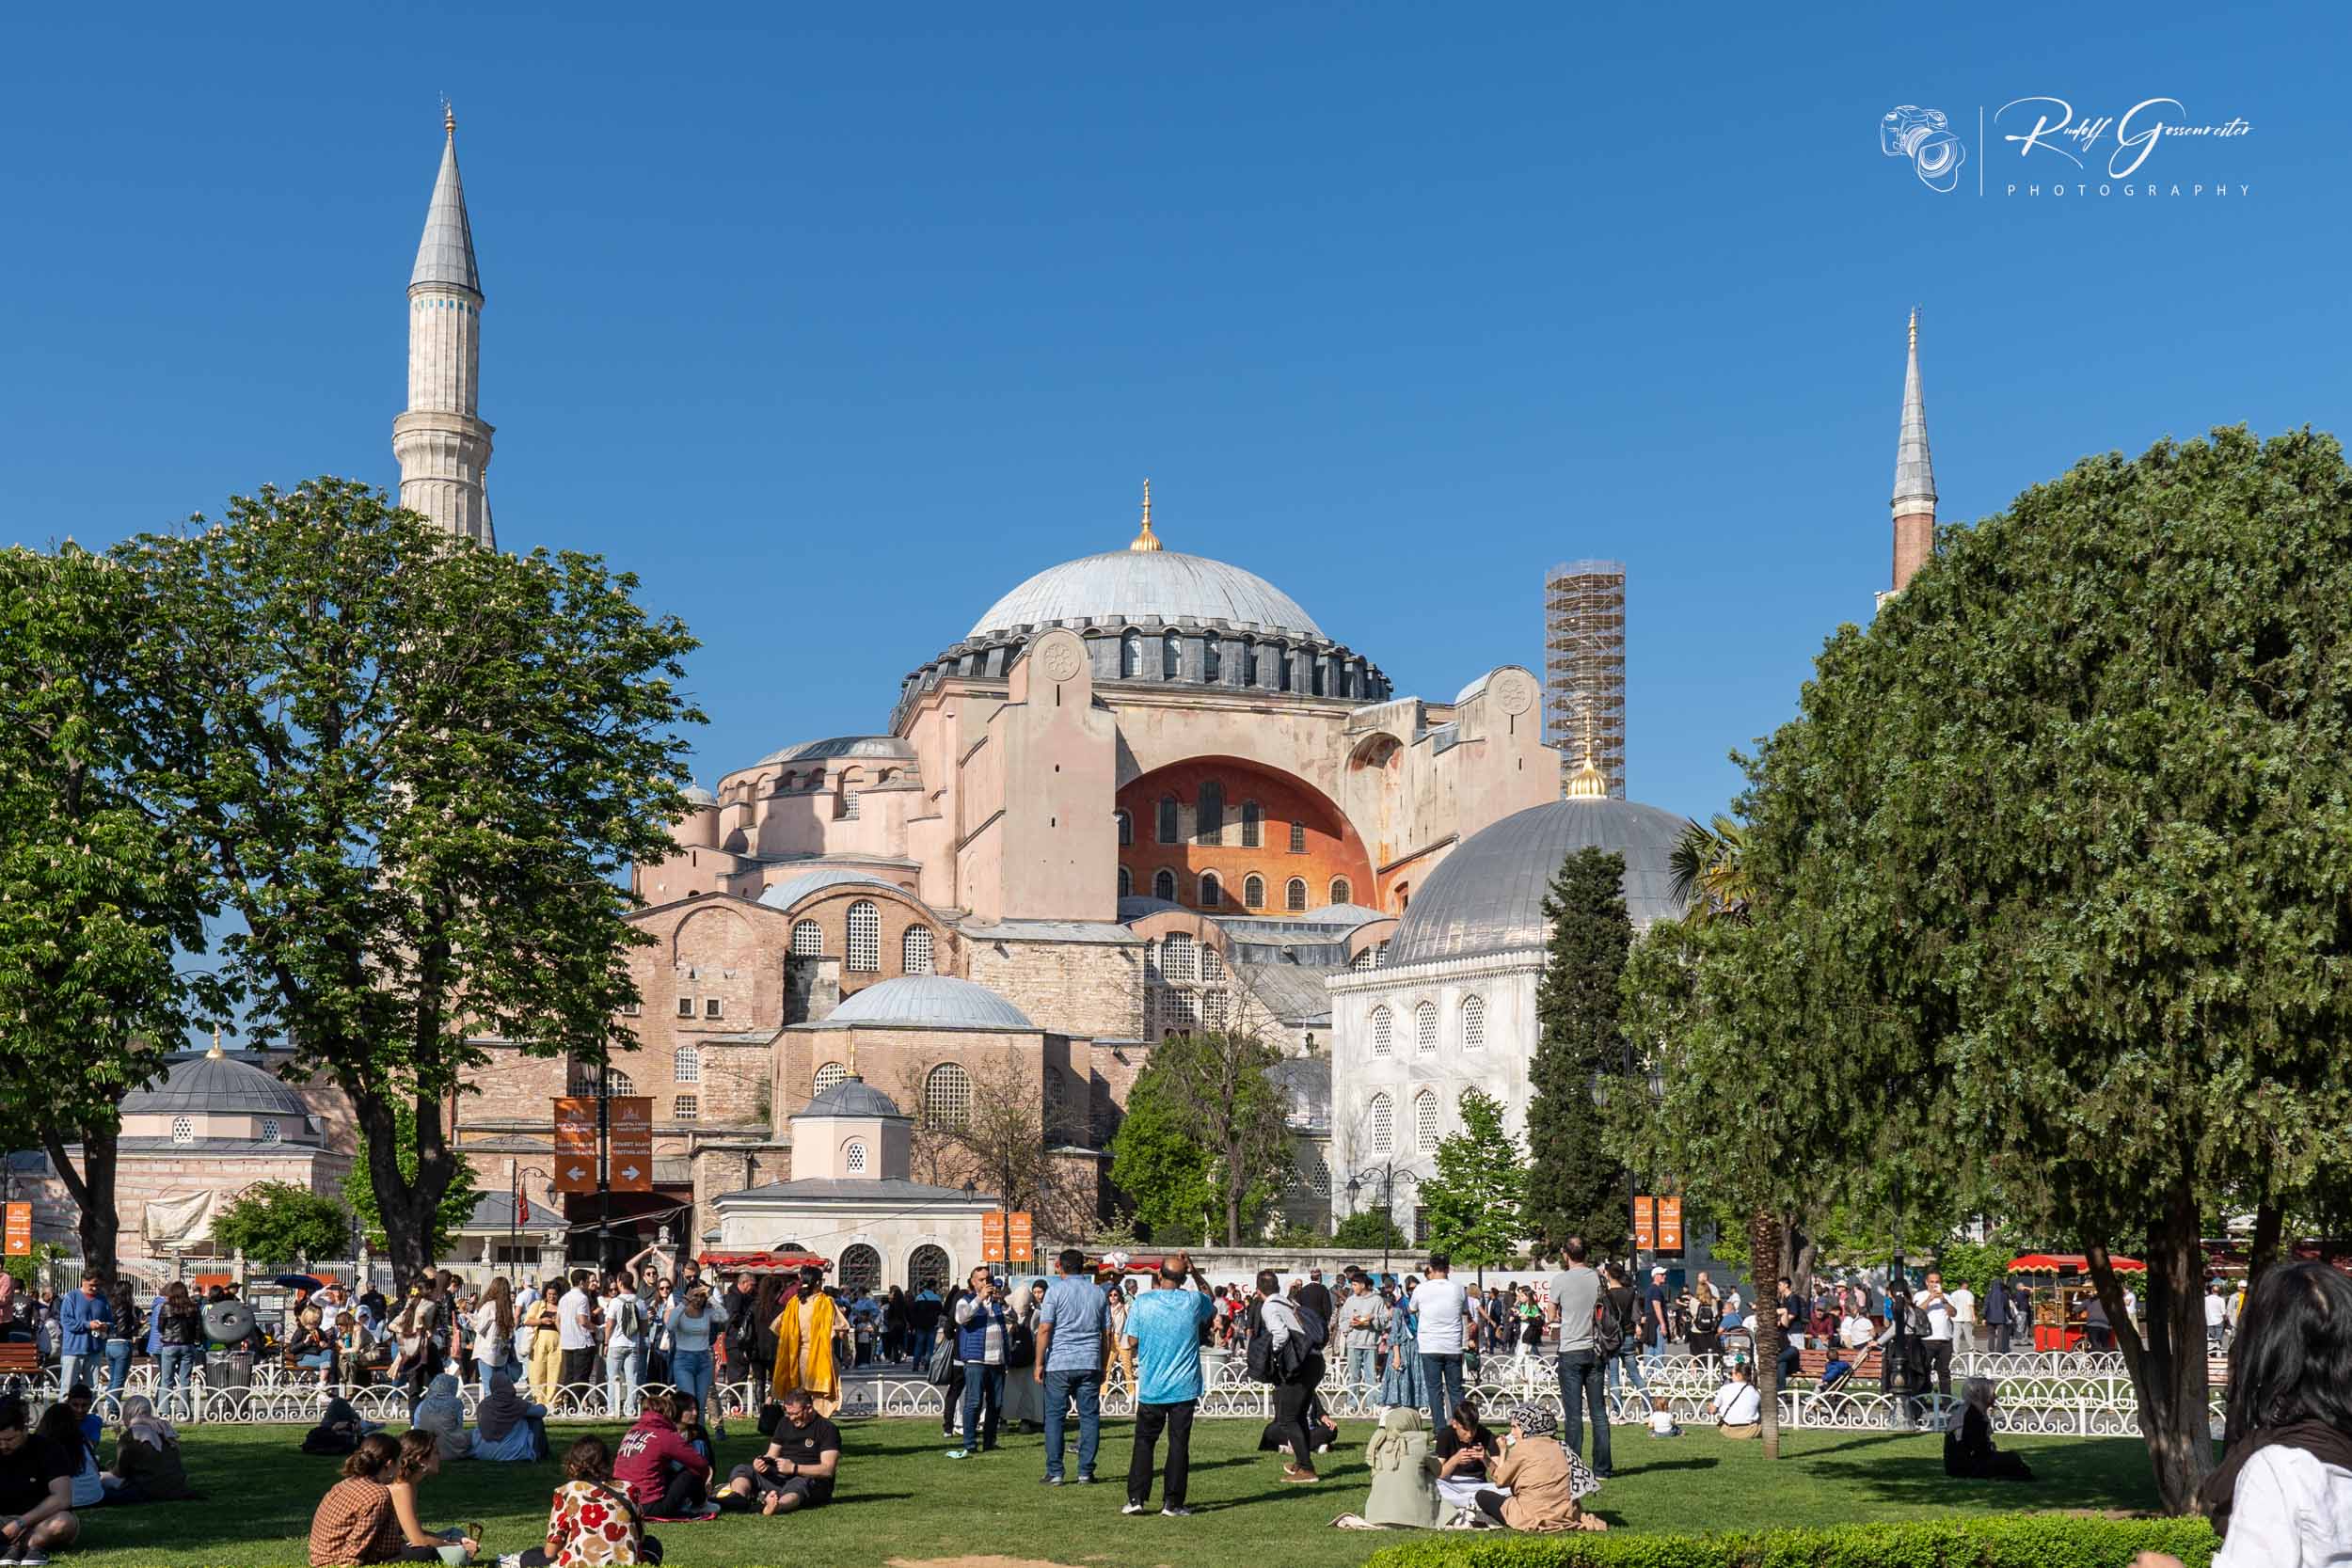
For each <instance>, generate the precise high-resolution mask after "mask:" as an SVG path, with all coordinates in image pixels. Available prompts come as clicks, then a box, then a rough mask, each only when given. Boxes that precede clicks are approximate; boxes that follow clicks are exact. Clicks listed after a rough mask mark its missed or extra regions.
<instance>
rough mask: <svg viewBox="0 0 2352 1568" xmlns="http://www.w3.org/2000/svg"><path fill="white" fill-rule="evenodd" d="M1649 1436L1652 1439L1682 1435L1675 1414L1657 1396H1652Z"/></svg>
mask: <svg viewBox="0 0 2352 1568" xmlns="http://www.w3.org/2000/svg"><path fill="white" fill-rule="evenodd" d="M1649 1434H1650V1435H1651V1436H1652V1437H1679V1436H1681V1435H1682V1429H1681V1428H1680V1427H1678V1426H1677V1425H1675V1418H1674V1412H1673V1411H1671V1410H1669V1409H1667V1408H1666V1402H1665V1401H1664V1400H1662V1399H1661V1398H1660V1397H1659V1396H1657V1395H1655V1394H1652V1395H1651V1396H1650V1402H1649Z"/></svg>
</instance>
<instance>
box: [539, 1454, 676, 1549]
mask: <svg viewBox="0 0 2352 1568" xmlns="http://www.w3.org/2000/svg"><path fill="white" fill-rule="evenodd" d="M564 1478H565V1479H564V1484H563V1485H561V1486H559V1487H557V1488H556V1489H555V1501H554V1506H553V1507H552V1508H550V1509H549V1510H548V1538H547V1542H546V1544H544V1545H538V1546H533V1547H532V1548H531V1549H530V1550H528V1551H526V1552H523V1553H522V1554H521V1555H520V1556H518V1557H516V1559H515V1563H516V1568H607V1565H608V1564H612V1565H619V1564H631V1563H658V1562H660V1560H661V1539H660V1537H659V1536H654V1535H647V1534H646V1533H645V1516H644V1514H643V1513H640V1512H639V1511H638V1507H637V1504H636V1503H635V1501H633V1500H632V1499H631V1498H630V1497H629V1495H628V1493H627V1492H625V1491H623V1490H622V1489H621V1488H619V1487H617V1486H615V1485H613V1484H612V1449H608V1448H607V1447H605V1443H604V1439H603V1438H601V1437H594V1436H591V1437H581V1438H579V1439H577V1440H576V1441H574V1442H573V1444H572V1446H571V1447H570V1448H568V1449H564Z"/></svg>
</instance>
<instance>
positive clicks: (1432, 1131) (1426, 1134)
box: [1413, 1089, 1438, 1154]
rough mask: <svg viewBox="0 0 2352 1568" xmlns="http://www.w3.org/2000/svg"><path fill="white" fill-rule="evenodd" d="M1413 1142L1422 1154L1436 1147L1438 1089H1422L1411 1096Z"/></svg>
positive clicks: (1434, 1150)
mask: <svg viewBox="0 0 2352 1568" xmlns="http://www.w3.org/2000/svg"><path fill="white" fill-rule="evenodd" d="M1413 1143H1414V1146H1415V1147H1416V1148H1419V1149H1420V1150H1421V1151H1422V1153H1423V1154H1433V1153H1435V1152H1437V1148H1438V1091H1437V1090H1435V1089H1423V1090H1422V1091H1421V1093H1419V1094H1417V1095H1415V1096H1413Z"/></svg>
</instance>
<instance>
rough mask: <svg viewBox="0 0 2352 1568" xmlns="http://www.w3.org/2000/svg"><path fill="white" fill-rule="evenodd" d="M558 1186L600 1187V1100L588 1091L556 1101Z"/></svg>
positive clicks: (563, 1189)
mask: <svg viewBox="0 0 2352 1568" xmlns="http://www.w3.org/2000/svg"><path fill="white" fill-rule="evenodd" d="M555 1190H556V1191H557V1192H559V1193H593V1192H595V1191H596V1101H595V1100H594V1099H593V1098H591V1097H590V1096H588V1095H584V1094H571V1095H564V1096H561V1097H559V1098H558V1099H557V1101H556V1102H555Z"/></svg>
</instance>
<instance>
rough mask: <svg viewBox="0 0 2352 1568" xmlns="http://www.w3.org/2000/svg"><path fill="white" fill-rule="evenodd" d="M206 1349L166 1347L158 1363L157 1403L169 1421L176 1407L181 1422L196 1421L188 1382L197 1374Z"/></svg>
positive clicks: (156, 1379)
mask: <svg viewBox="0 0 2352 1568" xmlns="http://www.w3.org/2000/svg"><path fill="white" fill-rule="evenodd" d="M202 1354H204V1353H203V1350H202V1349H201V1347H199V1346H196V1345H166V1346H165V1347H164V1348H163V1351H162V1353H161V1354H159V1356H158V1357H157V1360H156V1371H155V1392H156V1394H157V1395H158V1396H159V1397H158V1398H157V1400H156V1403H157V1404H158V1405H160V1406H162V1410H163V1414H164V1416H165V1417H166V1418H169V1417H170V1416H171V1415H172V1414H173V1413H174V1410H175V1408H176V1410H177V1412H178V1415H179V1418H180V1419H182V1420H183V1421H187V1420H193V1419H195V1411H194V1409H193V1403H194V1402H193V1400H192V1399H191V1398H190V1396H189V1388H188V1380H189V1379H190V1378H191V1377H193V1376H194V1375H195V1373H196V1364H197V1358H198V1357H199V1356H200V1355H202Z"/></svg>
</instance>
